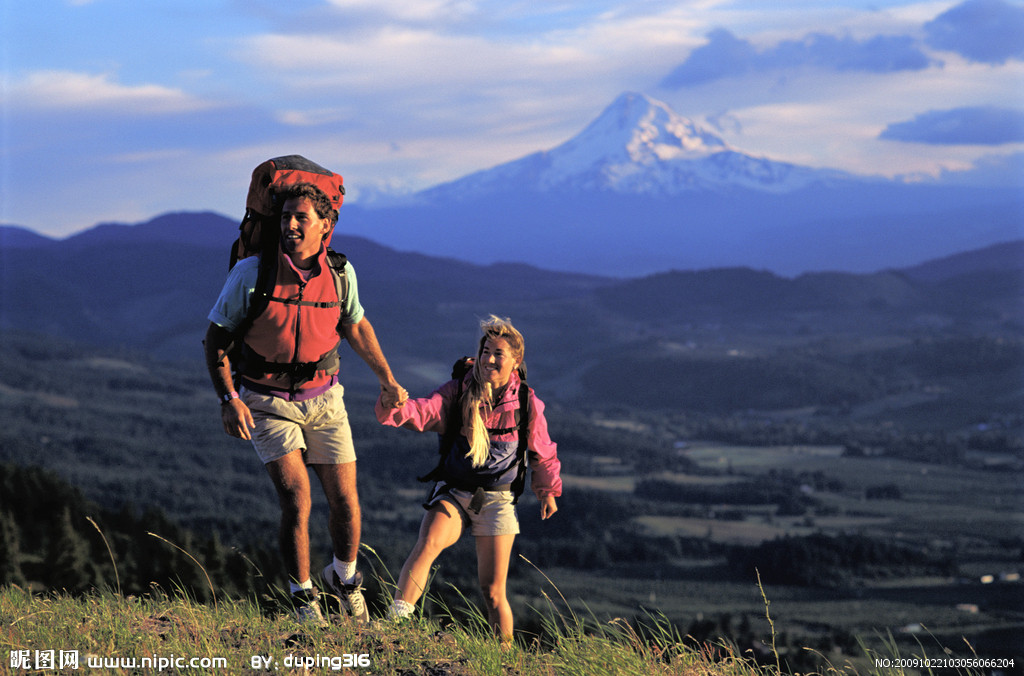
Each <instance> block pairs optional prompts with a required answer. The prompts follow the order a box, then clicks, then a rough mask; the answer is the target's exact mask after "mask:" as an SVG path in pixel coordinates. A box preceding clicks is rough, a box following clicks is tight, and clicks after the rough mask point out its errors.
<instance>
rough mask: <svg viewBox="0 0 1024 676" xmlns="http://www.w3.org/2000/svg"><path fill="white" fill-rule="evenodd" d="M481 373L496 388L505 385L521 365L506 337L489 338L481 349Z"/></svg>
mask: <svg viewBox="0 0 1024 676" xmlns="http://www.w3.org/2000/svg"><path fill="white" fill-rule="evenodd" d="M479 364H480V373H481V375H482V376H483V379H484V381H485V382H488V383H490V384H491V387H494V388H495V389H497V388H501V387H505V385H507V384H508V379H509V378H510V377H511V376H512V371H514V370H515V368H516V367H517V366H519V362H517V361H516V358H515V356H514V355H513V354H512V348H511V347H510V346H509V344H508V341H507V340H505V339H504V338H488V339H487V340H486V341H485V342H484V346H483V348H482V349H481V350H480V360H479Z"/></svg>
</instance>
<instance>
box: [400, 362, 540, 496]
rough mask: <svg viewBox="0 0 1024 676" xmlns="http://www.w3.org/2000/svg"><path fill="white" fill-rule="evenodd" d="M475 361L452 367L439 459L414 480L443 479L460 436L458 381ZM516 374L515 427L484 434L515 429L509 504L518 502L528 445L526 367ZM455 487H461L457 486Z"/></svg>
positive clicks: (528, 398) (528, 390)
mask: <svg viewBox="0 0 1024 676" xmlns="http://www.w3.org/2000/svg"><path fill="white" fill-rule="evenodd" d="M475 361H476V360H475V359H474V358H473V357H462V358H461V359H458V360H457V361H456V362H455V363H454V364H453V365H452V379H453V380H455V382H456V383H458V389H457V390H456V395H455V398H454V399H453V400H452V403H451V404H450V405H449V406H448V420H447V421H446V423H445V431H444V434H439V435H437V436H438V449H437V452H438V454H439V455H440V459H439V460H438V462H437V466H436V467H434V469H432V470H430V472H428V473H427V474H425V475H423V476H421V477H417V479H418V480H419V481H424V482H427V481H440V480H442V479H443V478H444V476H443V471H444V464H445V461H446V460H447V459H448V454H449V453H451V451H452V448H454V447H455V440H456V438H457V437H458V436H459V434H461V433H462V405H461V403H462V381H463V378H465V376H466V374H467V373H469V370H470V369H471V368H472V367H473V363H474V362H475ZM518 373H519V381H520V382H519V409H518V410H517V411H516V427H508V428H498V429H491V428H488V429H487V432H488V434H510V433H512V432H513V431H516V430H518V437H519V445H518V446H517V447H516V478H515V479H514V480H513V481H512V502H513V503H515V502H518V500H519V496H520V495H522V494H523V489H524V487H525V485H526V451H527V447H528V446H529V443H530V433H529V425H530V387H529V385H528V384H527V383H526V366H525V364H524V365H520V366H519V369H518ZM458 488H462V487H461V486H460V487H458Z"/></svg>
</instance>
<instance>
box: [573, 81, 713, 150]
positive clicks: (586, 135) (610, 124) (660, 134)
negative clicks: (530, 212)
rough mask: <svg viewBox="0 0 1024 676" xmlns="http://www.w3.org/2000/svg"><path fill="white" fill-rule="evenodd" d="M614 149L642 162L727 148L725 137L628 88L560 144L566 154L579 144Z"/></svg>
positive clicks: (596, 148)
mask: <svg viewBox="0 0 1024 676" xmlns="http://www.w3.org/2000/svg"><path fill="white" fill-rule="evenodd" d="M581 147H585V148H591V149H595V150H602V149H603V150H604V151H605V155H606V157H607V156H610V155H613V154H614V150H620V151H622V152H623V153H624V155H623V157H622V159H628V161H630V162H635V163H638V164H641V165H647V164H651V163H653V162H658V161H662V162H664V161H669V160H674V159H680V158H691V159H692V158H698V157H699V158H703V157H707V156H708V155H710V154H712V153H715V152H718V151H720V150H726V149H728V147H727V146H726V143H725V141H723V140H722V139H721V138H719V137H717V136H715V135H714V134H712V133H711V132H709V131H707V130H705V129H702V128H700V127H698V126H697V125H696V124H695V123H694V122H693V121H692V120H689V119H687V118H685V117H682V116H680V115H677V114H676V113H675V112H674V111H673V110H672V109H671V108H669V107H668V106H667V105H666V104H664V103H662V102H661V101H657V100H655V99H652V98H650V97H649V96H646V95H645V94H639V93H637V92H626V93H624V94H621V95H620V96H619V97H618V98H617V99H615V101H613V102H612V104H611V105H609V106H608V107H607V108H605V109H604V112H602V113H601V114H600V115H599V116H598V117H597V119H595V120H594V121H593V122H591V123H590V124H589V125H588V126H587V127H586V128H585V129H584V130H583V131H582V132H581V133H580V134H579V135H578V136H576V137H575V138H573V139H572V140H570V141H569V142H567V143H566V144H564V145H562V146H560V148H559V149H558V150H561V151H562V152H563V153H564V154H565V155H569V154H571V151H572V150H573V149H575V148H581Z"/></svg>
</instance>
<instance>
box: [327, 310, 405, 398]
mask: <svg viewBox="0 0 1024 676" xmlns="http://www.w3.org/2000/svg"><path fill="white" fill-rule="evenodd" d="M342 330H343V331H344V332H345V339H346V340H348V344H349V345H351V346H352V349H353V350H355V353H356V354H358V355H359V356H360V357H361V358H362V360H363V361H365V362H366V365H367V366H369V367H370V370H371V371H373V372H374V374H375V375H376V376H377V379H378V380H379V381H380V389H381V403H382V404H383V405H384V406H385V407H388V408H393V407H395V406H402V405H404V404H405V400H406V399H408V398H409V393H408V392H406V391H405V388H404V387H402V386H401V385H399V384H398V381H397V380H395V376H394V375H393V374H392V373H391V367H390V366H388V361H387V359H385V358H384V352H383V351H382V350H381V349H380V344H379V343H378V342H377V334H376V333H375V332H374V330H373V325H372V324H370V320H368V319H367V318H366V317H363V318H362V319H360V320H359V321H358V322H356V323H355V324H342Z"/></svg>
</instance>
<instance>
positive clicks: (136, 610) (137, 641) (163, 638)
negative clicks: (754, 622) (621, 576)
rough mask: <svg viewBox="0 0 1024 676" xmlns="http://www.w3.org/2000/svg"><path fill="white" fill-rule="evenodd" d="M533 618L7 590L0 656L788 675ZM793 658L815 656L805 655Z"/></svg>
mask: <svg viewBox="0 0 1024 676" xmlns="http://www.w3.org/2000/svg"><path fill="white" fill-rule="evenodd" d="M769 607H770V606H769ZM537 612H538V613H542V614H544V622H545V623H546V624H547V625H548V626H549V627H550V628H551V632H550V634H549V637H550V638H549V640H546V641H543V642H542V641H530V642H526V641H520V642H516V643H515V644H513V645H511V646H508V647H502V646H501V645H500V644H499V643H498V642H497V641H496V640H495V639H494V638H493V637H491V636H490V635H489V633H488V630H487V628H486V622H485V621H484V620H483V618H482V617H480V616H479V615H474V614H473V613H459V612H455V613H453V614H452V615H451V616H448V617H445V618H443V619H441V620H422V619H421V620H414V621H410V622H406V623H403V624H397V625H396V624H394V623H387V622H376V623H371V624H370V625H369V626H363V625H358V624H355V623H352V622H350V621H348V620H347V619H345V618H340V617H338V616H336V615H335V616H332V617H331V619H332V623H331V625H330V626H329V627H325V628H311V627H306V626H301V625H298V624H297V623H296V622H295V621H294V620H293V619H292V618H291V616H290V615H286V614H278V615H270V616H268V615H266V614H264V613H261V612H260V609H259V607H258V606H256V605H254V604H252V603H249V602H247V601H245V600H230V599H221V600H219V601H214V602H212V603H207V604H199V603H196V602H195V601H192V600H190V599H188V598H186V597H182V596H180V595H178V596H171V595H167V594H164V593H162V592H156V593H154V594H150V595H146V596H144V597H122V596H119V595H117V594H114V593H112V592H96V593H93V594H90V595H88V596H85V597H80V598H72V597H69V596H64V595H56V596H54V595H49V596H33V595H32V594H30V593H28V592H26V591H24V590H22V589H20V588H18V587H6V588H0V657H3V659H4V661H3V662H2V664H3V665H4V666H9V667H10V670H11V672H12V673H26V672H30V671H33V670H35V669H37V668H42V669H44V673H50V672H49V671H45V670H53V669H61V673H76V672H77V670H83V671H84V672H85V673H95V672H99V671H101V670H103V671H110V672H113V673H133V674H134V673H138V674H148V673H190V674H226V673H228V674H233V673H247V674H258V673H284V674H303V673H324V672H329V671H341V670H344V671H346V672H354V673H369V674H402V675H403V676H413V675H419V674H422V675H424V676H463V675H466V676H468V675H490V674H495V675H498V674H516V675H517V676H554V675H558V676H563V675H573V674H575V675H579V676H594V675H597V674H600V675H601V676H612V675H620V674H621V675H623V676H635V675H636V674H652V675H658V674H665V675H679V676H684V675H685V676H762V675H764V676H779V675H781V674H790V673H794V672H793V671H791V670H789V669H788V668H787V667H786V666H784V665H785V662H784V660H782V659H781V658H780V656H779V654H778V652H777V651H776V649H775V646H774V636H770V637H768V639H767V641H768V642H767V643H765V644H764V645H763V647H762V650H761V651H760V653H761V654H760V655H754V654H752V653H748V654H741V653H740V652H738V651H737V650H736V649H735V648H734V647H732V646H730V645H729V644H728V643H725V642H714V643H706V644H703V645H694V643H693V641H692V640H690V639H689V637H683V636H680V635H679V634H678V633H676V632H675V631H674V630H673V629H672V628H671V627H670V626H669V625H668V624H667V623H666V622H665V621H664V620H663V619H662V618H659V617H657V616H650V617H649V618H648V620H647V622H645V623H641V624H631V623H628V622H626V621H624V620H621V619H615V620H612V621H610V622H598V621H595V620H594V619H593V618H586V617H579V616H576V615H574V614H563V613H559V612H558V611H557V610H556V609H555V605H554V603H552V604H551V605H550V606H549V607H548V608H546V609H540V610H538V611H537ZM804 649H805V650H806V651H808V652H817V651H816V650H815V648H813V647H812V646H807V647H806V648H804ZM821 657H822V658H823V663H824V665H825V666H824V668H822V669H821V670H820V671H819V672H816V673H822V674H844V675H850V676H856V675H858V674H877V675H879V676H882V675H889V674H892V675H900V676H902V675H903V674H905V673H908V672H910V673H913V672H914V671H916V670H914V669H905V668H902V667H894V666H883V665H884V663H883V662H882V660H889V661H890V664H891V663H893V662H896V663H898V662H899V661H900V660H903V661H906V662H907V663H919V662H920V661H922V660H928V659H931V660H935V661H936V662H935V663H936V664H939V663H940V662H939V660H947V661H949V663H950V664H954V663H953V662H952V660H951V659H950V658H949V656H948V655H946V653H944V652H943V651H942V649H941V648H940V647H936V648H933V649H932V650H931V651H930V652H929V650H927V649H925V648H924V647H920V648H919V649H917V650H915V651H913V652H908V653H902V654H901V653H900V652H899V650H898V649H897V648H896V646H895V644H894V643H891V642H890V643H888V644H887V645H886V647H885V648H883V649H882V650H879V651H874V650H871V649H868V648H864V649H863V651H862V652H861V654H860V655H859V656H858V657H856V658H853V659H845V660H843V661H842V662H839V663H834V664H833V663H831V662H829V661H828V656H827V655H821ZM755 658H759V659H755ZM759 661H760V665H759V664H758V662H759ZM1001 663H1002V662H1000V664H1001ZM957 664H958V666H955V667H954V668H950V669H936V670H937V671H941V672H943V673H957V674H982V673H988V672H989V669H987V668H986V665H987V664H993V662H991V661H983V660H981V659H979V658H963V659H962V660H960V661H959V662H958V663H957ZM1007 666H1010V665H1009V664H1008V661H1007ZM1007 671H1009V672H1012V671H1013V669H1012V668H1010V669H1008V670H1007ZM804 673H807V672H804Z"/></svg>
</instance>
